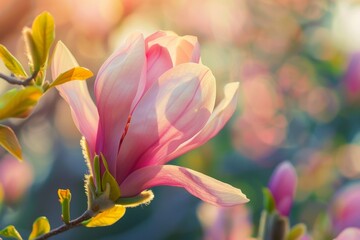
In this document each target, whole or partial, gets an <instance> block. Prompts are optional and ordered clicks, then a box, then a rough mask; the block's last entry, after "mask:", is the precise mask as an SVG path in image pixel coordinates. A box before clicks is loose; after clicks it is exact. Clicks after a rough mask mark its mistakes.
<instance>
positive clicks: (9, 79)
mask: <svg viewBox="0 0 360 240" xmlns="http://www.w3.org/2000/svg"><path fill="white" fill-rule="evenodd" d="M37 74H38V71H35V72H34V73H33V74H32V75H31V76H30V77H29V78H26V79H24V80H20V79H18V78H16V77H13V76H7V75H5V74H3V73H0V78H2V79H4V80H5V81H7V82H8V83H10V84H16V85H22V86H27V85H30V82H31V80H33V79H35V77H36V75H37Z"/></svg>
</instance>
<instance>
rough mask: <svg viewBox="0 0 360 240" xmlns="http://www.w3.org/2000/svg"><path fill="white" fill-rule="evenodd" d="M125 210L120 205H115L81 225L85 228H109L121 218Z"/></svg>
mask: <svg viewBox="0 0 360 240" xmlns="http://www.w3.org/2000/svg"><path fill="white" fill-rule="evenodd" d="M125 211H126V208H125V207H124V206H121V205H115V206H114V207H112V208H110V209H107V210H105V211H103V212H101V213H99V214H97V215H96V216H95V217H92V218H91V219H89V220H87V221H85V222H83V225H85V226H86V227H105V226H110V225H112V224H114V223H116V222H117V221H119V219H120V218H122V217H123V216H124V214H125Z"/></svg>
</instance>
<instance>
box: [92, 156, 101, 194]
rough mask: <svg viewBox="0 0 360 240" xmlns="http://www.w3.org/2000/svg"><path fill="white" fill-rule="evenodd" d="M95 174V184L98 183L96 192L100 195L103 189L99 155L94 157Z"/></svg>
mask: <svg viewBox="0 0 360 240" xmlns="http://www.w3.org/2000/svg"><path fill="white" fill-rule="evenodd" d="M94 175H95V184H96V194H97V195H100V194H101V193H102V191H103V190H102V189H101V173H100V160H99V156H98V155H96V156H95V157H94Z"/></svg>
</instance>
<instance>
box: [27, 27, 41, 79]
mask: <svg viewBox="0 0 360 240" xmlns="http://www.w3.org/2000/svg"><path fill="white" fill-rule="evenodd" d="M23 36H24V40H25V46H26V55H27V57H28V59H29V65H30V70H31V73H33V72H36V71H39V70H40V61H41V60H40V55H39V52H38V50H37V47H36V45H35V41H34V38H33V35H32V30H31V29H30V28H28V27H25V28H24V29H23Z"/></svg>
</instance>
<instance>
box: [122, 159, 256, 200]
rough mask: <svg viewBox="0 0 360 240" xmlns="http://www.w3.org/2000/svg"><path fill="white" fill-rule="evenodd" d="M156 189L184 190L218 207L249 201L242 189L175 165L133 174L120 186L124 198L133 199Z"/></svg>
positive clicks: (145, 169)
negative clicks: (166, 187) (144, 192)
mask: <svg viewBox="0 0 360 240" xmlns="http://www.w3.org/2000/svg"><path fill="white" fill-rule="evenodd" d="M155 186H174V187H182V188H185V189H186V190H187V191H188V192H189V193H191V194H192V195H194V196H196V197H198V198H200V199H201V200H203V201H205V202H208V203H211V204H214V205H216V206H223V207H230V206H235V205H239V204H243V203H246V202H248V201H249V200H248V199H247V198H246V196H245V195H244V194H243V193H242V192H241V190H240V189H237V188H234V187H232V186H231V185H229V184H226V183H223V182H220V181H218V180H216V179H214V178H211V177H209V176H206V175H204V174H202V173H199V172H196V171H193V170H191V169H187V168H183V167H178V166H171V165H158V166H149V167H144V168H141V169H139V170H137V171H135V172H133V173H132V174H131V175H130V176H129V177H127V178H126V180H125V181H124V182H123V183H122V184H121V185H120V191H121V193H122V195H123V196H124V197H130V196H135V195H137V194H139V193H140V192H141V191H143V190H146V189H150V188H152V187H155Z"/></svg>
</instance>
